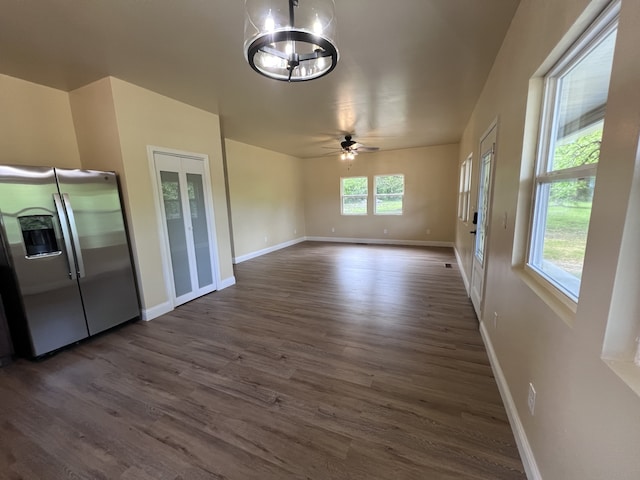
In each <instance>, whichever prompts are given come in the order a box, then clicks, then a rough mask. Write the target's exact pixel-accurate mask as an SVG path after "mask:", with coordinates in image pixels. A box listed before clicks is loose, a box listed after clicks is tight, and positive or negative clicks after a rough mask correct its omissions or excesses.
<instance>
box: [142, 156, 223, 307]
mask: <svg viewBox="0 0 640 480" xmlns="http://www.w3.org/2000/svg"><path fill="white" fill-rule="evenodd" d="M205 160H206V158H192V157H187V156H182V155H174V154H171V153H165V152H158V151H154V152H153V161H154V167H155V174H156V182H157V185H158V197H159V201H160V205H159V207H160V211H161V213H162V231H163V234H164V239H163V240H164V246H165V251H166V252H167V253H168V255H166V258H165V262H167V263H168V267H169V268H168V269H165V270H169V272H170V276H171V277H172V278H171V280H172V281H171V282H170V283H171V289H170V290H171V292H170V293H172V296H173V298H172V301H173V302H172V303H173V305H174V306H177V305H181V304H183V303H185V302H188V301H190V300H193V299H194V298H197V297H200V296H202V295H205V294H207V293H210V292H212V291H214V290H216V289H217V281H216V271H217V268H216V264H215V249H216V245H215V235H214V233H215V232H214V231H213V228H214V227H213V225H214V224H213V211H212V202H211V187H210V182H209V178H208V175H207V174H206V168H205Z"/></svg>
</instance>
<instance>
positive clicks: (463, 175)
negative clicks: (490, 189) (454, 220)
mask: <svg viewBox="0 0 640 480" xmlns="http://www.w3.org/2000/svg"><path fill="white" fill-rule="evenodd" d="M471 159H472V157H471V155H469V157H467V159H466V160H465V161H464V162H462V164H461V165H460V185H459V186H458V218H459V219H460V220H462V221H463V222H468V221H469V208H470V207H469V197H470V195H471Z"/></svg>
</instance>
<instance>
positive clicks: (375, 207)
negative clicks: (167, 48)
mask: <svg viewBox="0 0 640 480" xmlns="http://www.w3.org/2000/svg"><path fill="white" fill-rule="evenodd" d="M383 177H402V193H378V179H379V178H383ZM404 192H405V183H404V173H388V174H383V175H374V176H373V214H374V215H383V216H386V215H396V216H402V215H404ZM379 197H401V201H402V207H401V208H400V211H399V212H384V213H381V212H378V198H379Z"/></svg>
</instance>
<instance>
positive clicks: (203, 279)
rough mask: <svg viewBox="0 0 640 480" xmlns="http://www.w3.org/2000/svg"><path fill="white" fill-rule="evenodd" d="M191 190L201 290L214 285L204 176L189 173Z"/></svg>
mask: <svg viewBox="0 0 640 480" xmlns="http://www.w3.org/2000/svg"><path fill="white" fill-rule="evenodd" d="M187 186H188V189H189V208H190V209H191V225H192V227H193V243H194V247H195V252H196V267H197V270H198V285H199V287H200V288H202V287H206V286H207V285H211V284H212V283H213V272H212V271H211V252H210V250H209V230H208V226H207V215H206V213H205V209H204V187H203V185H202V175H198V174H195V173H187Z"/></svg>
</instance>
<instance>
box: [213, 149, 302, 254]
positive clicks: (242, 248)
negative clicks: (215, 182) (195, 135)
mask: <svg viewBox="0 0 640 480" xmlns="http://www.w3.org/2000/svg"><path fill="white" fill-rule="evenodd" d="M225 145H226V149H225V150H226V160H227V172H228V178H229V197H230V206H231V220H232V223H231V224H232V228H233V246H234V256H235V258H241V257H242V256H244V255H249V254H252V253H255V252H258V251H260V250H264V249H268V248H270V247H273V246H275V245H279V244H282V243H286V242H290V241H293V240H295V239H299V238H302V237H304V235H305V219H304V198H303V197H304V194H303V182H302V180H303V177H302V160H300V159H298V158H296V157H291V156H288V155H284V154H281V153H277V152H273V151H270V150H265V149H263V148H258V147H253V146H251V145H247V144H244V143H240V142H236V141H233V140H225Z"/></svg>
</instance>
